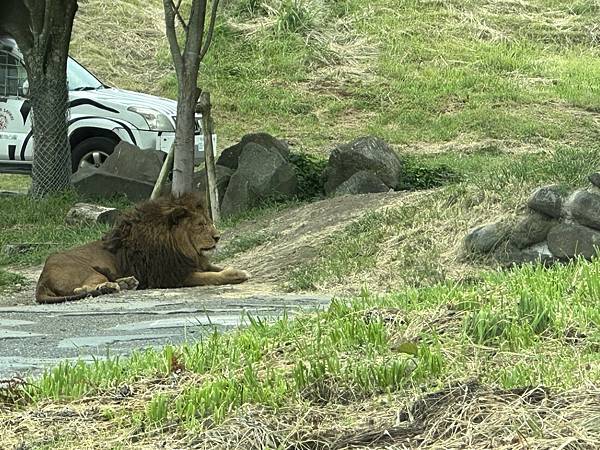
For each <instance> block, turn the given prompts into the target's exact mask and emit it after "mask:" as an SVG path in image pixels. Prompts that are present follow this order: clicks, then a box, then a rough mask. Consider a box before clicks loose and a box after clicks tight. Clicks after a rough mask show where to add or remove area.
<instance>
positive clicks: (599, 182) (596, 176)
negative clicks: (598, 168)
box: [588, 172, 600, 188]
mask: <svg viewBox="0 0 600 450" xmlns="http://www.w3.org/2000/svg"><path fill="white" fill-rule="evenodd" d="M588 179H589V180H590V183H592V184H593V185H594V186H596V187H597V188H600V172H594V173H592V174H590V176H589V177H588Z"/></svg>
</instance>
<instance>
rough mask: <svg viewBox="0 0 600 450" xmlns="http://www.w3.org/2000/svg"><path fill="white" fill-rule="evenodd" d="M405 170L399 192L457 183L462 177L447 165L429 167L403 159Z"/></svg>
mask: <svg viewBox="0 0 600 450" xmlns="http://www.w3.org/2000/svg"><path fill="white" fill-rule="evenodd" d="M403 163H404V170H403V171H402V176H401V180H400V186H399V190H419V189H431V188H435V187H440V186H443V185H445V184H449V183H456V182H458V181H460V180H461V178H462V177H461V176H460V174H459V173H457V172H456V171H455V170H454V169H452V168H451V167H450V166H448V165H446V164H435V165H427V164H423V163H421V162H419V161H416V160H413V159H410V158H408V159H403Z"/></svg>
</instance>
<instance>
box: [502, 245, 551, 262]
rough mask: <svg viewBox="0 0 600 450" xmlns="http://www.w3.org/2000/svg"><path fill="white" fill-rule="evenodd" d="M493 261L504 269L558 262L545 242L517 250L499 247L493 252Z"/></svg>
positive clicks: (507, 246) (510, 247) (513, 247)
mask: <svg viewBox="0 0 600 450" xmlns="http://www.w3.org/2000/svg"><path fill="white" fill-rule="evenodd" d="M494 259H496V261H497V262H499V263H500V264H501V265H502V266H504V267H513V266H520V265H523V264H543V265H544V266H549V265H551V264H553V263H555V262H557V261H558V258H556V257H555V256H554V255H553V254H552V253H551V252H550V250H549V249H548V245H547V244H546V243H545V242H541V243H539V244H536V245H532V246H530V247H527V248H524V249H519V248H517V247H515V246H511V245H506V246H501V247H499V248H497V249H496V251H495V252H494Z"/></svg>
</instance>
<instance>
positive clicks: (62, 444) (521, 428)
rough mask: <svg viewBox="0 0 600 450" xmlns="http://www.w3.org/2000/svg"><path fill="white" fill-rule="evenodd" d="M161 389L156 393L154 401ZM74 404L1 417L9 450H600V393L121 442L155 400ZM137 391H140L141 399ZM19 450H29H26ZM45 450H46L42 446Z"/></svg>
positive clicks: (485, 398)
mask: <svg viewBox="0 0 600 450" xmlns="http://www.w3.org/2000/svg"><path fill="white" fill-rule="evenodd" d="M156 388H157V386H156V385H155V386H153V389H154V390H155V393H156ZM134 389H135V390H134V391H133V394H132V398H124V399H119V398H117V397H101V398H95V399H94V398H91V399H86V400H85V401H84V402H75V403H70V404H68V405H52V404H46V405H43V404H42V405H37V406H36V407H33V408H27V409H26V410H22V411H20V412H17V413H12V414H11V415H10V416H8V417H7V416H4V417H2V416H3V415H4V414H2V412H0V417H2V419H3V420H2V424H1V425H0V434H1V435H2V437H3V440H2V445H3V446H4V447H2V448H7V449H14V448H53V449H75V448H77V449H92V448H94V449H111V448H131V449H147V448H165V449H176V448H194V449H214V448H231V449H233V448H244V449H249V450H250V449H264V448H282V449H323V450H329V449H343V448H407V449H408V448H422V449H451V448H456V449H458V448H468V449H489V448H494V449H515V448H523V449H525V448H527V449H551V448H552V449H595V448H598V447H599V446H600V427H599V426H598V423H600V390H599V389H598V387H597V386H594V385H589V386H584V387H581V388H578V389H572V390H569V391H566V392H553V391H552V390H549V389H546V388H544V387H543V386H538V387H534V386H532V387H524V388H517V389H499V388H490V387H486V386H483V385H481V384H479V383H478V382H475V381H466V382H454V383H451V384H449V385H448V386H446V387H444V388H443V389H441V390H438V391H435V392H433V393H430V394H426V395H419V394H416V393H413V394H410V395H408V396H406V395H403V394H394V395H385V396H374V397H371V398H368V399H364V400H356V401H350V402H345V403H332V404H323V405H318V404H302V403H299V404H292V405H288V406H286V407H284V408H281V409H280V410H278V411H273V410H271V409H269V408H265V407H260V406H252V405H246V406H244V407H242V408H241V409H240V410H238V411H237V412H236V414H234V415H233V416H232V417H230V418H229V419H227V420H225V421H224V422H223V423H221V424H219V425H211V424H210V422H206V424H205V427H204V429H203V430H201V431H194V432H190V433H186V432H185V431H181V430H180V429H177V427H175V426H174V425H173V426H169V425H167V426H165V427H164V428H162V429H160V430H152V429H141V428H138V429H136V428H130V429H129V430H128V431H127V432H126V433H122V432H120V433H118V434H115V433H114V428H113V427H114V422H111V421H109V420H108V417H110V411H113V409H115V408H123V410H124V412H125V415H126V414H134V415H135V414H136V412H137V411H139V410H140V408H142V409H143V403H144V400H147V398H145V396H147V395H148V394H149V392H148V391H142V390H141V389H142V388H139V387H135V388H134ZM138 389H139V390H138ZM19 445H20V446H21V447H19ZM44 445H46V447H44Z"/></svg>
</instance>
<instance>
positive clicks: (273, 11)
mask: <svg viewBox="0 0 600 450" xmlns="http://www.w3.org/2000/svg"><path fill="white" fill-rule="evenodd" d="M161 4H162V2H161V1H160V0H149V1H146V2H139V1H137V0H128V1H123V0H120V1H116V2H107V1H106V0H84V1H82V2H81V7H80V12H79V13H78V16H77V20H76V27H75V35H74V39H73V46H72V53H73V54H74V55H75V56H76V57H78V58H80V59H81V60H82V61H83V62H85V63H86V65H88V66H89V67H90V68H92V69H93V70H94V71H95V72H96V73H97V74H98V75H99V76H100V77H101V78H102V79H104V80H106V81H108V82H110V83H114V84H116V85H118V86H122V87H127V88H132V89H141V90H144V91H148V92H153V93H160V94H162V95H165V96H169V97H174V96H175V92H176V91H175V78H174V76H173V72H172V70H171V67H170V61H169V58H170V56H169V52H168V49H167V45H166V41H165V39H164V37H163V32H162V28H163V24H162V6H161ZM599 11H600V6H599V5H598V2H596V1H595V0H579V1H574V2H564V1H561V0H523V1H518V2H517V1H514V0H374V1H370V2H363V1H359V0H271V1H257V0H231V1H228V2H225V7H224V8H223V9H222V14H221V17H220V21H219V25H218V27H217V30H216V34H215V38H214V46H213V47H212V50H211V52H210V54H209V56H208V57H207V58H206V61H205V63H204V65H203V67H202V74H201V77H200V84H201V85H202V86H206V87H208V88H210V89H211V90H212V92H213V94H214V102H215V113H216V115H217V118H218V126H219V130H220V134H221V136H222V137H223V138H224V140H225V141H231V140H235V139H237V138H239V136H240V135H241V134H242V133H244V132H248V131H255V130H257V129H263V130H266V131H269V132H272V133H275V134H277V135H279V136H281V137H284V138H288V139H291V140H292V141H293V142H294V143H295V144H296V145H297V146H299V147H300V148H303V149H306V150H309V151H315V152H327V151H328V150H329V149H330V148H331V147H332V145H333V144H335V143H338V142H340V141H344V140H348V139H351V138H353V137H355V136H357V135H361V134H366V133H372V134H377V135H380V136H381V137H383V138H385V139H386V140H388V141H390V142H391V143H393V144H397V145H399V146H402V148H407V149H414V150H419V151H420V150H432V149H437V148H438V145H439V144H440V143H448V142H450V143H457V142H458V143H465V142H469V143H472V142H477V141H479V140H482V139H489V138H492V139H499V140H501V141H502V142H503V143H506V145H507V146H508V148H515V149H522V150H524V151H539V150H555V149H556V145H557V144H559V143H561V144H568V145H578V144H583V143H586V142H588V140H589V139H592V138H594V136H595V133H596V131H597V127H596V115H595V113H596V112H597V110H598V108H599V107H600V106H599V99H600V91H599V88H598V86H600V70H599V69H600V62H599V61H598V59H597V56H598V52H599V50H598V46H597V45H596V44H597V42H598V38H599V35H600V32H599V31H598V29H597V20H596V19H597V14H598V12H599ZM107 37H108V38H107ZM446 149H447V150H453V148H452V146H451V147H448V148H446Z"/></svg>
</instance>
